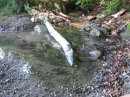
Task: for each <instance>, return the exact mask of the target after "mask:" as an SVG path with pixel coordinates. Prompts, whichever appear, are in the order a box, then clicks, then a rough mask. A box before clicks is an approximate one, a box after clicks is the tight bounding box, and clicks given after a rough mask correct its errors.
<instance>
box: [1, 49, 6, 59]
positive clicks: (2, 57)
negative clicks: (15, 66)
mask: <svg viewBox="0 0 130 97" xmlns="http://www.w3.org/2000/svg"><path fill="white" fill-rule="evenodd" d="M4 57H5V53H4V51H3V50H2V49H1V48H0V60H3V59H4Z"/></svg>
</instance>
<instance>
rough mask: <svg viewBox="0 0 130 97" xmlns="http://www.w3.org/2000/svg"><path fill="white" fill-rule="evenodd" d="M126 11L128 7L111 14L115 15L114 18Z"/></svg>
mask: <svg viewBox="0 0 130 97" xmlns="http://www.w3.org/2000/svg"><path fill="white" fill-rule="evenodd" d="M125 12H126V9H121V10H120V11H119V12H118V13H116V14H113V15H111V16H113V17H114V18H118V17H119V16H120V15H122V14H124V13H125Z"/></svg>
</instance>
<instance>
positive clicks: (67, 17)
mask: <svg viewBox="0 0 130 97" xmlns="http://www.w3.org/2000/svg"><path fill="white" fill-rule="evenodd" d="M52 12H53V13H54V14H55V15H58V16H61V17H63V18H66V19H68V20H71V18H70V17H69V16H67V15H65V14H63V13H62V12H56V11H54V10H52Z"/></svg>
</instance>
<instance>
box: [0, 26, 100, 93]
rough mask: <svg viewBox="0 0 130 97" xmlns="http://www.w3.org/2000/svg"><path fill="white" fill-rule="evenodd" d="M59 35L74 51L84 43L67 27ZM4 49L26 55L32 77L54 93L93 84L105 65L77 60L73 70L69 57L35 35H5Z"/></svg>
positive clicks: (0, 38)
mask: <svg viewBox="0 0 130 97" xmlns="http://www.w3.org/2000/svg"><path fill="white" fill-rule="evenodd" d="M58 31H59V32H60V33H61V34H62V35H63V36H64V37H65V38H66V39H67V40H68V41H69V42H70V43H72V46H73V47H72V48H73V49H75V48H76V47H78V46H79V45H81V41H82V40H80V34H78V32H77V31H78V29H77V28H65V27H64V28H62V29H58ZM0 46H1V47H3V48H4V50H5V51H9V50H14V51H18V52H20V53H22V54H24V55H25V59H26V60H27V61H28V62H29V64H30V65H31V71H32V72H33V73H32V76H34V77H35V78H37V79H39V80H41V81H43V83H44V85H45V86H47V87H48V88H51V89H54V90H57V89H59V87H60V86H67V87H72V86H73V85H74V84H76V85H77V86H78V85H79V86H84V85H85V84H87V83H88V82H89V81H91V79H92V78H93V77H94V75H95V72H96V71H97V70H98V69H99V68H100V66H101V62H98V61H84V62H82V61H80V60H78V58H76V57H77V56H76V57H75V62H74V66H73V67H71V66H70V65H69V64H68V62H67V60H66V59H65V57H64V56H63V55H62V54H61V53H60V52H59V51H58V50H56V49H54V48H52V47H51V45H50V44H49V42H48V41H47V40H46V39H44V37H42V36H41V35H40V36H36V35H34V34H32V32H28V33H26V32H24V33H23V32H22V33H1V34H0ZM76 52H77V51H74V53H76ZM78 56H80V55H78Z"/></svg>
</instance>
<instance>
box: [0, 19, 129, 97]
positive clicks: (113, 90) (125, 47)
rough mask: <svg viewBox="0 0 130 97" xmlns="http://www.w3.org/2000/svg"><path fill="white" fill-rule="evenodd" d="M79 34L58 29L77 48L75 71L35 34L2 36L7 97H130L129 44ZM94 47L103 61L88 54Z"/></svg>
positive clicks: (0, 70)
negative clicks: (126, 96)
mask: <svg viewBox="0 0 130 97" xmlns="http://www.w3.org/2000/svg"><path fill="white" fill-rule="evenodd" d="M92 22H93V21H92ZM5 23H6V22H5ZM75 24H76V23H75ZM31 27H32V25H31ZM10 29H11V27H10ZM78 30H79V28H70V27H69V28H65V27H63V28H62V29H58V31H59V32H60V33H61V34H62V35H63V36H64V37H65V38H66V39H67V40H68V41H69V42H71V43H72V48H73V49H74V52H75V53H74V57H75V63H74V66H73V67H71V66H70V65H69V64H68V62H67V61H66V59H65V58H64V57H63V56H62V54H60V52H59V51H58V50H56V49H54V48H52V47H51V46H50V44H49V42H48V41H47V40H46V39H45V37H44V36H42V35H35V34H34V31H33V30H31V31H28V32H19V33H16V32H13V31H11V32H6V33H5V32H4V33H0V49H1V51H0V54H1V56H0V57H1V59H0V64H1V65H0V95H1V97H119V96H121V95H123V94H128V93H130V85H129V84H130V64H129V49H130V43H129V41H124V40H123V39H120V37H119V36H114V37H111V36H110V35H106V36H105V37H100V38H92V37H91V38H89V37H87V35H85V34H86V33H82V34H83V35H82V34H81V33H80V32H78ZM64 33H66V34H64ZM105 39H107V40H106V41H107V42H106V41H105ZM87 41H89V42H87ZM88 44H89V45H88ZM92 44H93V45H92ZM93 46H94V47H93ZM93 48H94V50H95V48H96V49H98V50H101V52H102V56H101V57H100V58H99V59H97V60H93V59H91V58H88V56H87V55H86V54H84V52H87V51H89V50H91V49H93ZM80 51H81V52H80ZM2 52H4V53H5V56H4V58H3V59H2V54H3V53H2Z"/></svg>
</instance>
